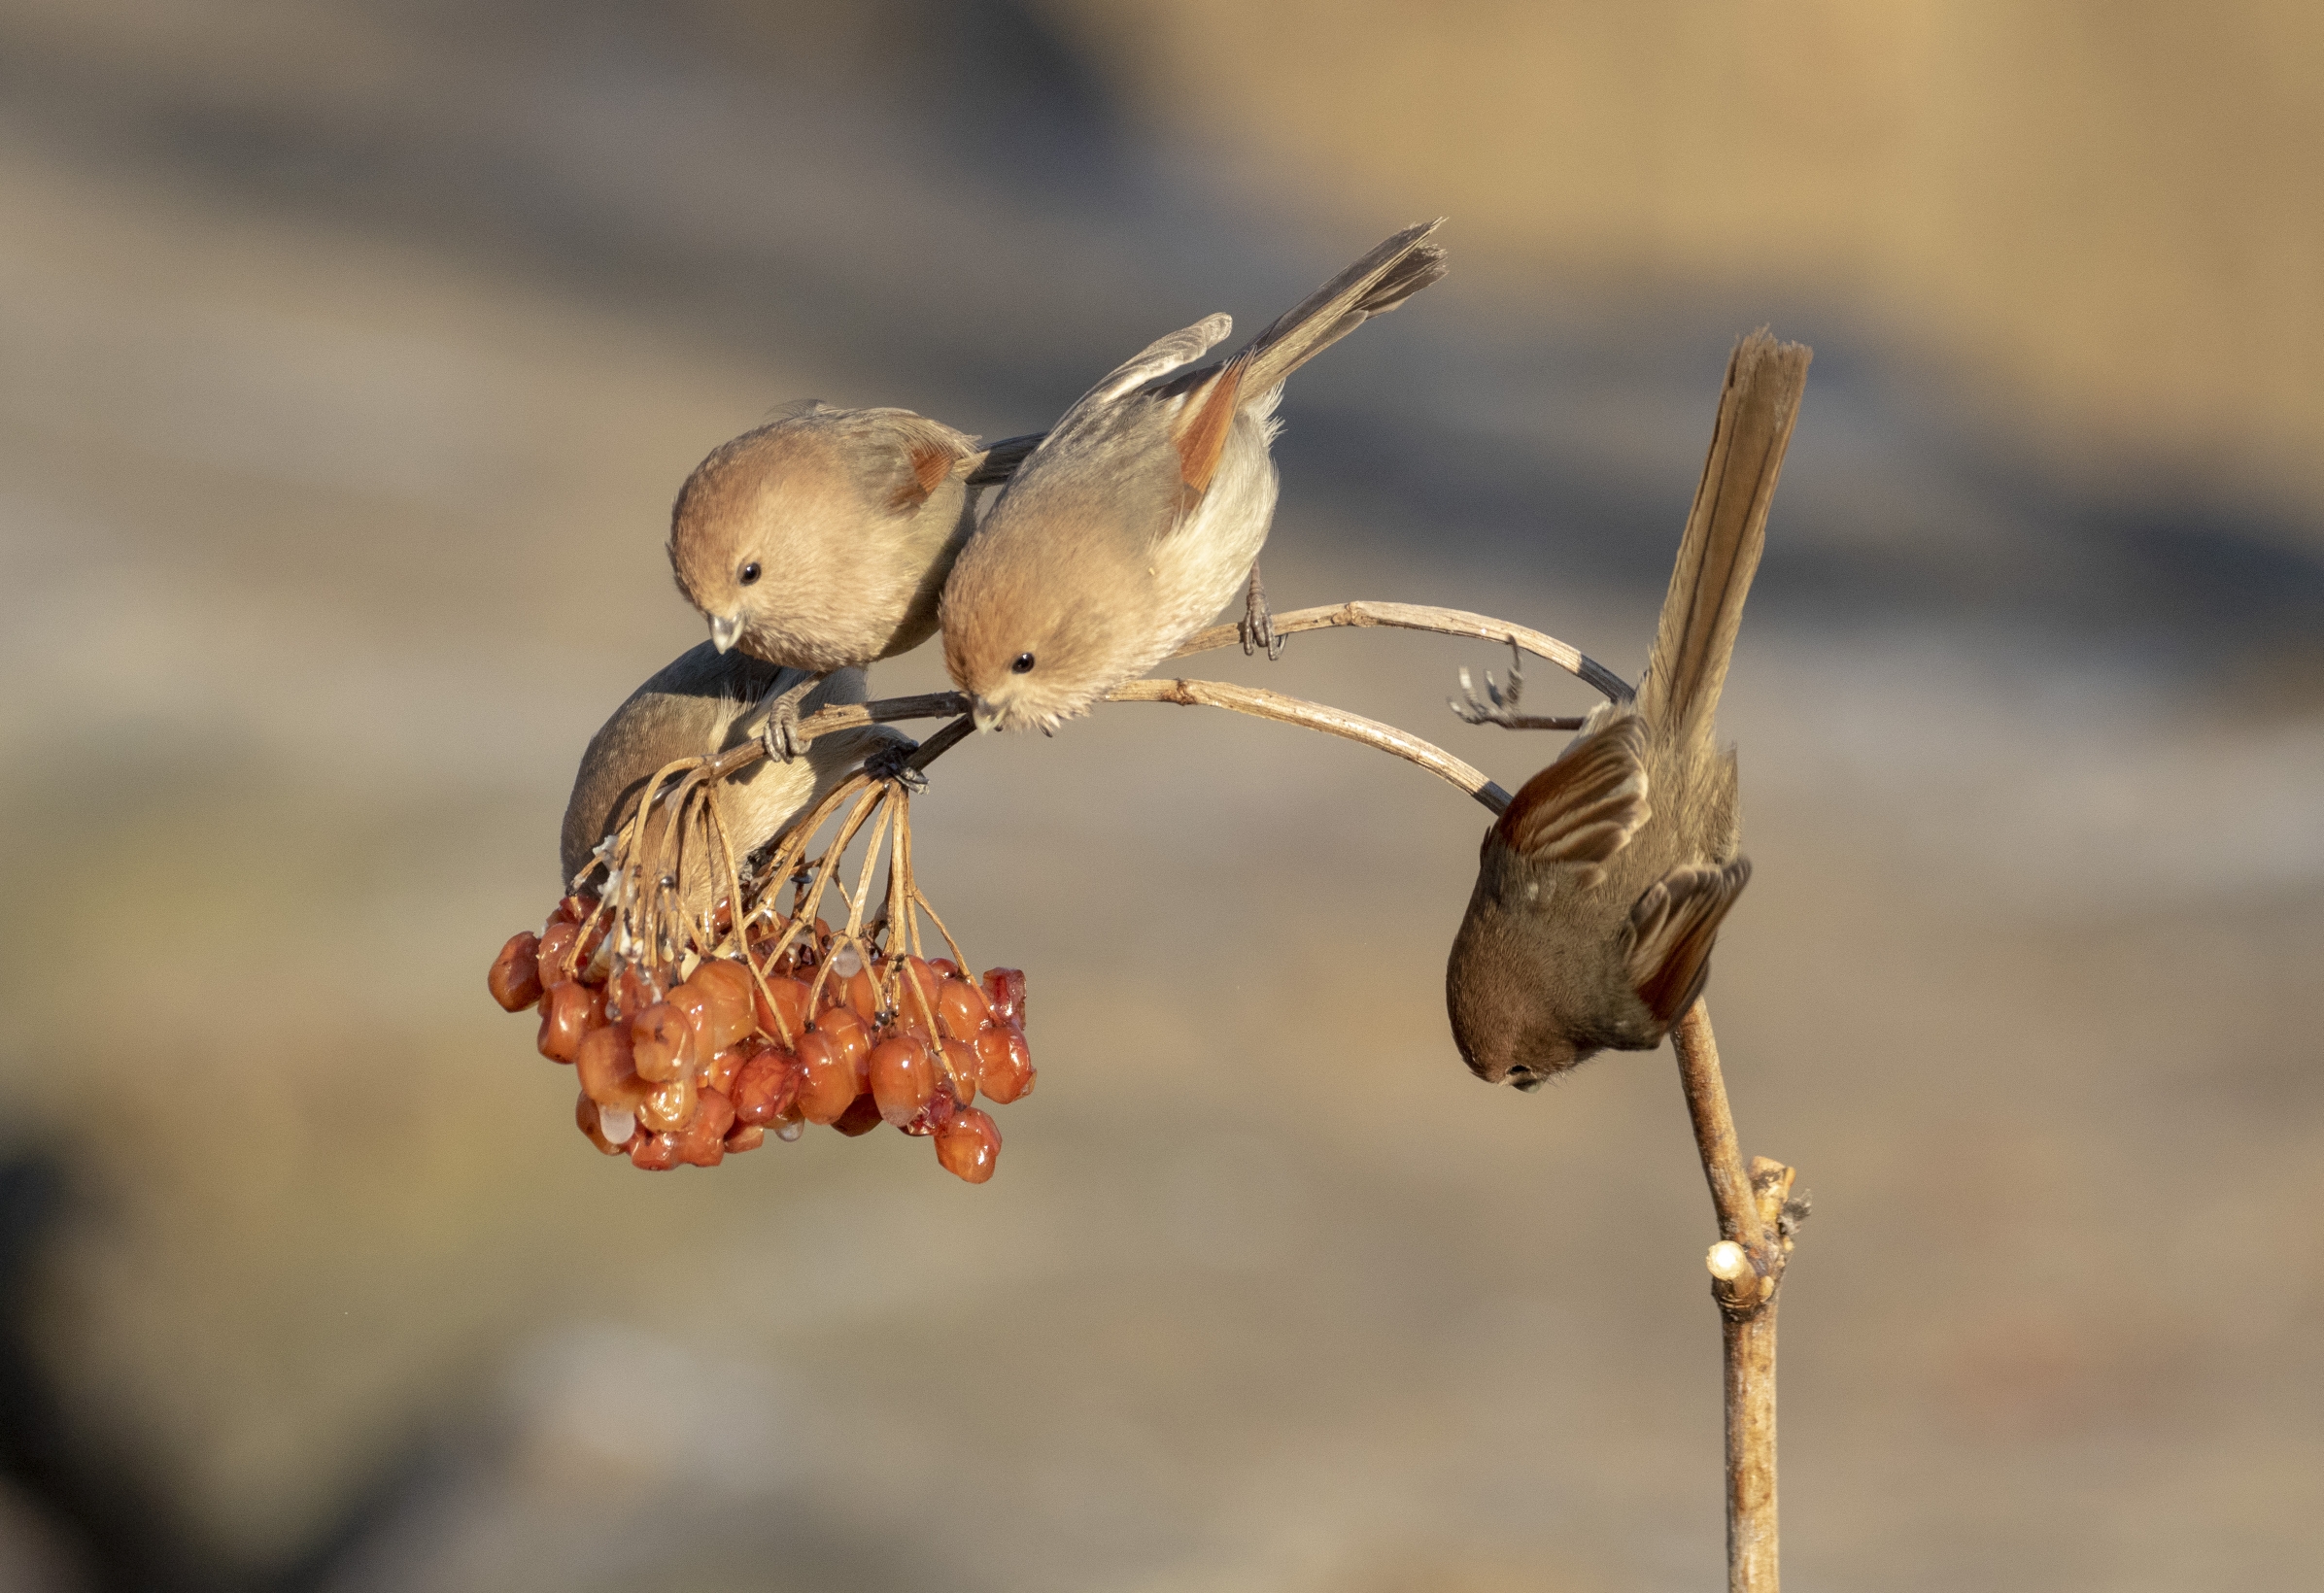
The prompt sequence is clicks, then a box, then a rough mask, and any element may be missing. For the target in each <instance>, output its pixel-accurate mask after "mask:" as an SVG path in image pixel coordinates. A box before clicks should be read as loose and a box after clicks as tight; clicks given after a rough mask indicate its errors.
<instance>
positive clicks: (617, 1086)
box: [573, 1024, 666, 1127]
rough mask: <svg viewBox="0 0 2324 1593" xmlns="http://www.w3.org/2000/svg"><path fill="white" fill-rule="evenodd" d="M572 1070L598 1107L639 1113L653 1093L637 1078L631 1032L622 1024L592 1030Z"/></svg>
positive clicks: (649, 1086)
mask: <svg viewBox="0 0 2324 1593" xmlns="http://www.w3.org/2000/svg"><path fill="white" fill-rule="evenodd" d="M573 1069H574V1071H575V1072H577V1073H578V1074H579V1075H580V1078H581V1089H582V1093H583V1094H585V1095H587V1096H588V1097H589V1099H590V1100H592V1101H594V1102H597V1103H598V1105H600V1106H613V1107H618V1108H619V1109H621V1110H623V1111H632V1112H633V1111H638V1110H640V1109H642V1107H643V1104H644V1102H645V1101H646V1098H647V1097H648V1096H650V1095H651V1094H653V1090H654V1086H653V1083H652V1081H651V1080H648V1079H642V1078H639V1077H638V1076H637V1065H636V1060H635V1058H634V1057H633V1056H632V1052H631V1049H630V1031H629V1030H628V1029H627V1028H626V1027H624V1026H623V1025H621V1024H607V1025H606V1026H605V1027H604V1028H602V1029H593V1030H591V1031H590V1032H589V1036H588V1038H586V1039H584V1040H583V1041H582V1042H581V1052H580V1055H579V1056H577V1057H575V1058H574V1059H573ZM656 1127H666V1125H662V1124H657V1125H656Z"/></svg>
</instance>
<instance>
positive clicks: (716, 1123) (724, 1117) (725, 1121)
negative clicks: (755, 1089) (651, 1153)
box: [678, 1090, 735, 1168]
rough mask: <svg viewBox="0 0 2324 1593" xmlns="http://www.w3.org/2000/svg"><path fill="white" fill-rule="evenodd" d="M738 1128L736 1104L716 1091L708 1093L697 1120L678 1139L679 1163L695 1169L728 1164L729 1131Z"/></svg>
mask: <svg viewBox="0 0 2324 1593" xmlns="http://www.w3.org/2000/svg"><path fill="white" fill-rule="evenodd" d="M734 1126H735V1106H734V1102H730V1101H728V1100H727V1098H726V1097H725V1096H722V1095H720V1094H719V1093H718V1092H717V1091H716V1090H704V1091H703V1092H702V1093H701V1101H700V1102H697V1103H696V1105H695V1109H694V1118H693V1120H692V1121H691V1122H689V1123H688V1124H687V1125H686V1128H685V1131H684V1132H683V1133H682V1134H680V1135H678V1160H679V1161H681V1162H684V1163H686V1164H688V1165H689V1166H692V1167H698V1168H714V1167H716V1166H717V1165H718V1164H719V1163H721V1162H723V1161H725V1160H726V1136H727V1130H729V1129H731V1128H733V1127H734Z"/></svg>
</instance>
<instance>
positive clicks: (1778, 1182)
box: [1670, 1001, 1793, 1593]
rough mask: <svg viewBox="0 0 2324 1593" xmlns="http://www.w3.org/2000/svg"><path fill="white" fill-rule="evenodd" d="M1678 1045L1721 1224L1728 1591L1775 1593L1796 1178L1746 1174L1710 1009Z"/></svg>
mask: <svg viewBox="0 0 2324 1593" xmlns="http://www.w3.org/2000/svg"><path fill="white" fill-rule="evenodd" d="M1670 1042H1671V1048H1672V1049H1673V1050H1675V1051H1676V1052H1677V1053H1678V1059H1679V1082H1680V1085H1681V1087H1682V1088H1683V1089H1684V1090H1685V1092H1686V1097H1687V1114H1688V1116H1689V1117H1690V1118H1691V1119H1692V1121H1693V1124H1694V1148H1695V1150H1696V1151H1697V1152H1698V1153H1699V1154H1700V1155H1701V1157H1702V1170H1703V1177H1704V1180H1705V1181H1706V1182H1708V1183H1709V1185H1710V1186H1711V1205H1712V1207H1713V1209H1714V1210H1716V1211H1717V1213H1718V1216H1719V1233H1720V1242H1719V1243H1717V1244H1715V1245H1713V1246H1712V1247H1711V1253H1710V1256H1709V1257H1708V1264H1709V1267H1710V1271H1711V1296H1712V1298H1713V1299H1714V1300H1716V1301H1717V1302H1718V1303H1719V1314H1720V1316H1721V1318H1722V1323H1721V1325H1722V1329H1723V1332H1724V1336H1725V1339H1726V1585H1727V1589H1728V1593H1777V1587H1778V1581H1777V1570H1776V1512H1775V1305H1776V1292H1777V1289H1778V1288H1779V1286H1780V1285H1781V1284H1782V1282H1783V1274H1784V1262H1785V1259H1786V1258H1787V1257H1788V1256H1789V1255H1790V1254H1791V1250H1792V1239H1791V1236H1790V1234H1789V1233H1788V1232H1787V1228H1788V1226H1789V1225H1788V1223H1787V1221H1786V1217H1787V1210H1786V1208H1787V1204H1788V1203H1789V1202H1790V1200H1791V1195H1792V1180H1793V1171H1792V1169H1790V1168H1788V1167H1785V1166H1783V1165H1782V1164H1781V1163H1779V1162H1771V1161H1769V1160H1767V1159H1766V1158H1765V1157H1757V1158H1754V1159H1753V1161H1752V1164H1751V1167H1750V1169H1749V1170H1748V1171H1746V1170H1745V1169H1744V1165H1743V1152H1742V1148H1741V1146H1740V1145H1739V1144H1738V1143H1737V1141H1736V1138H1735V1119H1734V1114H1733V1112H1732V1111H1731V1110H1729V1108H1728V1106H1727V1100H1726V1081H1725V1079H1723V1078H1722V1077H1721V1075H1720V1071H1719V1042H1718V1039H1717V1038H1716V1037H1715V1036H1714V1035H1713V1034H1712V1033H1711V1014H1710V1012H1709V1011H1708V1009H1706V1008H1705V1007H1704V1005H1703V1003H1702V1002H1700V1001H1696V1002H1695V1003H1694V1005H1692V1007H1690V1008H1688V1010H1687V1014H1686V1016H1685V1017H1683V1018H1681V1019H1680V1020H1679V1022H1678V1026H1677V1027H1676V1028H1675V1029H1673V1030H1672V1031H1671V1033H1670Z"/></svg>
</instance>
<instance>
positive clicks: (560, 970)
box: [532, 918, 581, 990]
mask: <svg viewBox="0 0 2324 1593" xmlns="http://www.w3.org/2000/svg"><path fill="white" fill-rule="evenodd" d="M580 939H581V930H580V927H579V926H578V925H576V924H575V923H574V922H573V921H572V920H571V919H569V918H553V919H551V920H549V927H548V928H547V929H546V930H543V931H542V932H541V937H540V943H539V944H538V945H537V946H535V947H534V948H533V953H532V957H533V966H534V967H535V969H536V970H537V974H536V976H537V977H538V978H539V980H540V982H541V988H542V989H543V990H547V989H549V988H550V987H552V986H555V985H558V984H562V983H563V982H564V981H565V980H567V979H570V978H571V977H572V976H573V967H572V962H573V947H574V946H575V945H577V944H579V943H580Z"/></svg>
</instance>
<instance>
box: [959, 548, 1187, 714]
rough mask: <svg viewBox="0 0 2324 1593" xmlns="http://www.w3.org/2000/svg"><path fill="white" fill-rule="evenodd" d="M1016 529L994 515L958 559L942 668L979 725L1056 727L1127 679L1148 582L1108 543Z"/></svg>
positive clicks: (1149, 597)
mask: <svg viewBox="0 0 2324 1593" xmlns="http://www.w3.org/2000/svg"><path fill="white" fill-rule="evenodd" d="M996 513H997V511H996ZM1014 529H1015V527H1013V526H1009V525H994V524H993V523H991V522H988V523H987V524H986V526H985V529H984V530H982V531H979V532H978V533H977V534H976V535H974V536H973V537H971V538H970V539H969V545H968V546H967V547H966V548H965V549H963V550H962V552H961V556H960V561H959V562H958V563H957V564H955V565H954V566H953V568H952V578H951V580H950V581H949V582H948V583H947V584H946V585H945V587H944V604H943V628H944V667H945V669H946V670H947V671H949V672H950V674H951V676H952V684H953V685H955V686H957V687H959V688H960V690H961V691H962V692H964V693H966V694H967V695H968V696H969V698H970V701H971V710H970V711H971V712H972V713H973V714H974V716H975V720H976V728H977V729H980V730H1042V731H1054V730H1055V729H1057V727H1058V726H1059V725H1061V724H1063V723H1064V722H1065V721H1066V720H1069V719H1077V718H1079V717H1080V716H1081V715H1083V714H1085V713H1087V712H1089V710H1090V707H1091V705H1092V704H1093V703H1095V702H1096V701H1097V700H1098V698H1099V697H1100V696H1102V695H1104V694H1105V693H1106V692H1108V691H1110V690H1111V689H1112V688H1113V687H1114V686H1115V685H1117V684H1119V683H1120V681H1121V680H1122V678H1123V676H1124V675H1125V673H1126V672H1127V668H1126V665H1125V660H1127V659H1128V658H1129V656H1130V651H1131V649H1132V648H1133V647H1134V646H1135V644H1136V641H1137V639H1138V637H1139V636H1140V634H1141V629H1142V627H1141V626H1140V620H1141V617H1142V616H1143V615H1144V613H1145V611H1146V610H1147V609H1148V608H1150V606H1151V602H1152V594H1151V591H1150V586H1151V583H1150V581H1147V580H1145V579H1143V578H1142V577H1143V571H1142V569H1140V568H1139V567H1137V564H1136V560H1135V559H1130V558H1127V557H1124V556H1122V555H1119V554H1116V553H1115V552H1114V551H1113V550H1112V549H1111V546H1110V545H1109V544H1107V543H1105V542H1102V541H1094V540H1093V541H1090V542H1083V543H1078V544H1077V543H1075V542H1072V541H1067V542H1064V543H1062V545H1061V544H1060V543H1058V542H1056V541H1054V540H1049V539H1038V538H1035V537H1031V536H1023V535H1016V534H1011V533H1012V531H1014ZM996 533H998V534H996Z"/></svg>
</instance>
